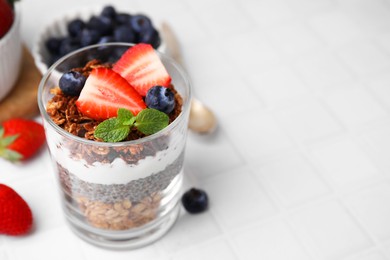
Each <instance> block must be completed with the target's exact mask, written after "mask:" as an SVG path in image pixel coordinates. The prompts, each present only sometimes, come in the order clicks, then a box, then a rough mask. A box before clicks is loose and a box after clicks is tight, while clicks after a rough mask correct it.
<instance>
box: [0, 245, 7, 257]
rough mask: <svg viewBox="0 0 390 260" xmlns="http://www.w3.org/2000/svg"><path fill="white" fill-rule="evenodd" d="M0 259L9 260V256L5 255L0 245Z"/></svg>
mask: <svg viewBox="0 0 390 260" xmlns="http://www.w3.org/2000/svg"><path fill="white" fill-rule="evenodd" d="M0 259H1V260H9V258H8V256H7V254H6V252H5V250H4V249H2V248H1V247H0Z"/></svg>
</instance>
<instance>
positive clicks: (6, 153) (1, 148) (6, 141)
mask: <svg viewBox="0 0 390 260" xmlns="http://www.w3.org/2000/svg"><path fill="white" fill-rule="evenodd" d="M18 136H19V135H12V136H7V137H4V128H3V127H1V126H0V157H3V158H5V159H7V160H9V161H11V162H16V161H19V160H20V159H22V157H23V156H22V155H21V154H20V153H18V152H15V151H13V150H11V149H8V146H9V145H10V144H12V143H13V142H14V141H15V140H16V139H17V138H18Z"/></svg>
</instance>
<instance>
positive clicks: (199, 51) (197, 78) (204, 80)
mask: <svg viewBox="0 0 390 260" xmlns="http://www.w3.org/2000/svg"><path fill="white" fill-rule="evenodd" d="M182 52H183V56H184V57H183V59H184V61H183V62H184V63H185V66H186V70H187V72H188V74H189V77H190V80H191V82H192V88H193V91H194V95H195V96H196V95H197V94H198V93H204V94H205V95H206V94H207V93H208V91H209V84H210V82H212V83H213V84H214V85H216V84H218V82H219V81H220V79H221V78H225V77H226V75H235V74H234V72H235V71H236V70H238V69H237V68H235V67H234V66H233V64H231V63H230V60H229V57H227V56H226V55H225V54H224V53H223V52H222V50H221V47H220V46H219V45H218V43H217V42H207V44H206V43H202V44H199V43H194V44H192V45H188V48H182ZM216 68H218V69H216ZM228 78H229V77H228Z"/></svg>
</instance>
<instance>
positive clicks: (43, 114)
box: [37, 42, 192, 147]
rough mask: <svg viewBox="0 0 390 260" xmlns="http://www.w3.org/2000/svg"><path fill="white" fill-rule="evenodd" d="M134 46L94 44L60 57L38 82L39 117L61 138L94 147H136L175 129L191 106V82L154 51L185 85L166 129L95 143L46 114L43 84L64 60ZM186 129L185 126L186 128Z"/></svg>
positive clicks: (159, 53)
mask: <svg viewBox="0 0 390 260" xmlns="http://www.w3.org/2000/svg"><path fill="white" fill-rule="evenodd" d="M134 45H135V44H133V43H124V42H112V43H102V44H94V45H89V46H86V47H83V48H80V49H77V50H75V51H73V52H70V53H68V54H66V55H65V56H63V57H61V58H60V59H59V60H57V61H56V62H55V63H53V64H52V65H51V66H50V67H49V68H48V70H47V71H46V72H45V74H44V75H43V77H42V79H41V81H40V82H39V86H38V94H37V99H38V107H39V110H40V114H41V117H43V119H44V120H45V121H46V122H48V123H49V125H50V126H51V127H52V128H53V129H54V130H55V131H56V132H57V133H58V134H60V135H62V136H65V137H67V138H69V139H72V140H74V141H77V142H79V143H83V144H88V145H95V146H110V147H120V146H128V145H136V144H141V143H145V142H149V141H151V140H154V139H156V138H158V137H160V136H163V135H165V134H166V133H168V132H170V131H171V130H172V129H173V128H175V127H176V126H177V125H178V124H179V123H180V122H182V121H183V120H185V118H184V117H185V115H186V114H188V113H189V109H190V104H191V98H192V87H191V82H190V80H189V76H188V74H187V73H186V72H185V70H184V69H183V68H182V66H180V65H179V64H178V63H177V62H176V61H175V60H174V59H172V58H171V57H169V56H168V55H167V54H164V53H162V52H160V51H157V50H155V52H157V54H158V55H159V56H160V57H163V58H164V59H165V60H166V61H168V62H169V63H170V64H171V65H173V67H174V68H175V69H176V70H177V71H178V72H179V74H180V75H182V77H183V79H184V81H185V85H186V88H185V89H186V91H187V93H188V97H187V99H186V100H185V101H184V102H183V107H182V111H181V112H180V114H179V115H178V117H177V118H175V120H174V121H173V122H171V123H170V124H169V125H168V126H167V127H165V128H164V129H162V130H160V131H158V132H157V133H154V134H151V135H148V136H145V137H142V138H139V139H135V140H130V141H123V142H122V141H121V142H97V141H93V140H89V139H85V138H82V137H79V136H76V135H74V134H71V133H69V132H68V131H66V130H64V129H63V128H61V127H60V126H58V125H57V124H56V123H54V121H53V120H52V119H51V117H50V116H49V115H48V113H47V112H46V108H45V107H46V104H43V89H44V86H45V83H46V82H47V80H48V79H49V77H50V75H51V74H52V73H53V72H54V71H55V68H56V67H57V66H58V65H59V64H61V63H62V62H63V61H65V60H66V59H68V58H70V57H72V56H74V55H76V54H78V53H81V52H83V51H86V50H89V49H94V48H98V47H104V46H118V47H120V46H124V47H131V46H134ZM186 127H187V126H186Z"/></svg>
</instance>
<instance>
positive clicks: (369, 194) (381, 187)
mask: <svg viewBox="0 0 390 260" xmlns="http://www.w3.org/2000/svg"><path fill="white" fill-rule="evenodd" d="M346 201H347V203H348V205H350V206H351V208H352V209H353V211H354V213H355V215H356V216H357V217H358V218H359V219H360V220H361V221H362V222H363V223H364V226H365V227H367V229H368V231H369V232H370V233H371V234H374V235H375V236H376V237H377V238H378V239H381V240H386V239H390V222H389V218H390V185H389V183H387V182H386V183H381V184H378V185H375V186H372V187H369V188H366V189H364V190H360V191H357V192H355V193H353V194H350V195H349V196H348V198H347V200H346Z"/></svg>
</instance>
